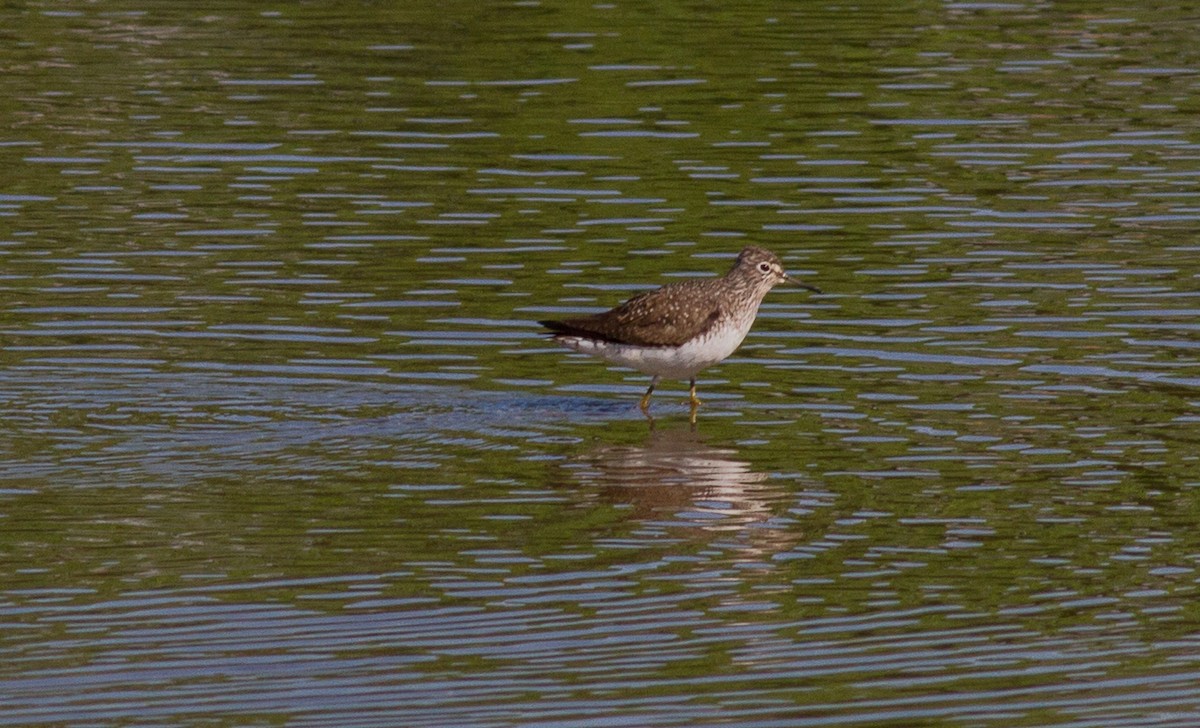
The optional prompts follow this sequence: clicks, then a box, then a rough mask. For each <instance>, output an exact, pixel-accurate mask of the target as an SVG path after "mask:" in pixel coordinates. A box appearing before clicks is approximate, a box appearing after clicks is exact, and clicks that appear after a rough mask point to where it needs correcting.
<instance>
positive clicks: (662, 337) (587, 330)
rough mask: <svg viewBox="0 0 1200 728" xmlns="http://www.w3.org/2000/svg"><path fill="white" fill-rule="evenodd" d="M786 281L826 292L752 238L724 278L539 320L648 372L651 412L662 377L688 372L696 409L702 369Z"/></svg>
mask: <svg viewBox="0 0 1200 728" xmlns="http://www.w3.org/2000/svg"><path fill="white" fill-rule="evenodd" d="M780 283H792V284H794V285H798V286H800V287H801V288H805V289H808V290H810V291H814V292H816V293H820V291H819V290H818V289H816V288H814V287H813V286H809V285H805V284H803V283H800V282H799V281H797V280H796V279H794V278H792V277H791V276H789V275H788V274H787V273H785V272H784V270H783V265H782V264H781V263H780V262H779V258H777V257H776V256H775V254H774V253H772V252H771V251H769V250H764V249H763V248H759V247H755V246H749V247H747V248H745V249H744V250H742V252H741V254H739V255H738V257H737V260H736V261H735V262H734V264H733V267H732V268H730V269H729V272H728V273H726V274H725V275H723V276H721V277H720V278H703V279H698V280H688V281H680V282H678V283H669V284H667V285H665V286H663V287H662V288H658V289H656V290H653V291H647V292H646V293H642V294H640V295H637V296H634V297H633V298H631V299H629V300H628V301H626V302H625V303H622V304H621V305H620V306H617V307H616V308H614V309H612V310H610V311H605V312H604V313H598V314H595V315H592V316H582V317H579V318H569V319H565V320H562V321H539V322H538V323H540V324H541V325H542V326H545V327H546V328H547V329H549V330H550V332H551V334H552V336H553V337H554V340H555V341H557V342H558V343H560V344H562V345H563V346H566V347H568V348H571V349H574V350H575V351H579V352H583V353H584V354H592V355H594V356H598V357H601V358H602V359H605V360H607V361H610V362H612V363H614V364H620V365H622V366H627V367H630V368H632V369H636V370H638V371H639V372H642V373H643V374H649V375H650V376H651V377H652V378H651V379H650V386H649V387H648V388H647V389H646V394H645V395H643V396H642V400H641V404H640V406H641V409H642V412H643V413H645V414H646V415H647V416H649V414H650V411H649V410H650V395H651V394H652V393H653V392H654V387H655V385H657V384H658V381H659V379H661V378H662V377H667V378H669V379H687V380H688V384H689V387H690V393H691V399H690V402H691V406H692V414H693V417H694V415H695V411H696V407H697V405H699V404H700V400H699V399H698V398H697V397H696V374H697V373H699V372H700V371H701V370H702V369H705V368H707V367H710V366H712V365H713V364H716V363H717V362H719V361H721V360H723V359H725V358H726V357H728V356H729V355H730V354H732V353H733V352H734V351H735V350H736V349H737V348H738V346H739V345H741V343H742V340H743V339H745V338H746V334H747V332H749V331H750V326H751V325H752V324H753V323H754V318H755V316H757V315H758V306H759V304H761V303H762V300H763V297H764V296H766V295H767V292H768V291H770V290H771V289H772V288H774V287H775V286H777V285H779V284H780Z"/></svg>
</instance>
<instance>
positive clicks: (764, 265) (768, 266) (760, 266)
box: [758, 262, 771, 273]
mask: <svg viewBox="0 0 1200 728" xmlns="http://www.w3.org/2000/svg"><path fill="white" fill-rule="evenodd" d="M758 269H759V270H760V271H762V272H763V273H770V272H771V264H770V263H766V262H764V263H759V264H758Z"/></svg>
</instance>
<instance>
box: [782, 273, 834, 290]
mask: <svg viewBox="0 0 1200 728" xmlns="http://www.w3.org/2000/svg"><path fill="white" fill-rule="evenodd" d="M783 282H784V283H790V284H792V285H793V286H799V287H800V288H803V289H804V290H806V291H812V292H813V293H824V291H822V290H821V289H820V288H817V287H816V286H810V285H808V284H807V283H801V282H800V281H798V280H796V279H795V278H794V277H792V276H789V275H787V274H786V273H785V274H784V276H783Z"/></svg>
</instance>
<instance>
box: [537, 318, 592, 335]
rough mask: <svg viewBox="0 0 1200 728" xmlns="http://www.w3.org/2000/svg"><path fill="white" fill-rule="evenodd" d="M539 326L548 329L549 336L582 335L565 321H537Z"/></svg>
mask: <svg viewBox="0 0 1200 728" xmlns="http://www.w3.org/2000/svg"><path fill="white" fill-rule="evenodd" d="M538 323H539V324H541V325H542V326H545V327H546V328H547V329H550V333H551V334H568V335H570V334H580V333H583V332H581V331H579V330H578V329H576V328H575V327H574V326H572V325H570V324H569V323H567V322H566V321H538Z"/></svg>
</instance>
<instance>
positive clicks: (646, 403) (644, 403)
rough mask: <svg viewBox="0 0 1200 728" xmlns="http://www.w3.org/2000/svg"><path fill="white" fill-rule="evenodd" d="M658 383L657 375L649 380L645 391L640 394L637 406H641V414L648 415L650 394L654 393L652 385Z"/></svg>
mask: <svg viewBox="0 0 1200 728" xmlns="http://www.w3.org/2000/svg"><path fill="white" fill-rule="evenodd" d="M656 384H658V377H654V378H653V379H651V380H650V386H649V387H647V388H646V393H645V394H643V395H642V402H641V404H639V405H638V406H639V407H641V408H642V414H644V415H646V416H647V417H649V416H650V395H651V394H653V393H654V385H656Z"/></svg>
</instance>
